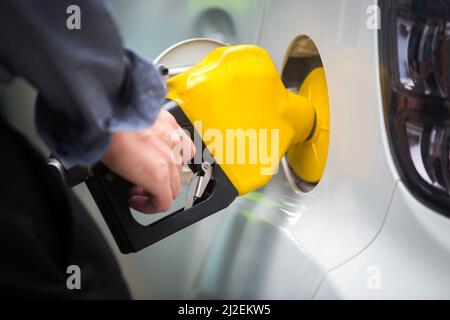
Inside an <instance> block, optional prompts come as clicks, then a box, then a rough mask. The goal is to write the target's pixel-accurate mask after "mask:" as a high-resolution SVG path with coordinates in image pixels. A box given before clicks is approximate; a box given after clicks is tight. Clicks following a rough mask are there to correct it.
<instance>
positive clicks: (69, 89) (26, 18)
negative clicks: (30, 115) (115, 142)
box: [0, 0, 166, 165]
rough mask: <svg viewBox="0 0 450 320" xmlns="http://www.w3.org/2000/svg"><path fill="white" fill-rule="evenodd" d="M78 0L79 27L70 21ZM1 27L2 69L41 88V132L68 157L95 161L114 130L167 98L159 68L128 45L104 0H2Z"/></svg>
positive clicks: (146, 117)
mask: <svg viewBox="0 0 450 320" xmlns="http://www.w3.org/2000/svg"><path fill="white" fill-rule="evenodd" d="M73 5H76V6H78V7H79V8H80V12H81V19H80V29H70V28H68V27H67V24H66V22H67V19H68V18H69V14H68V13H67V8H68V7H69V6H73ZM0 30H2V32H1V33H0V65H2V68H1V69H2V70H7V71H8V72H7V73H8V74H12V75H18V76H22V77H24V78H26V79H27V80H28V81H29V82H30V83H31V84H32V85H33V86H34V87H35V88H36V89H37V91H38V98H37V101H36V112H35V118H36V125H37V129H38V133H39V135H40V136H41V137H42V139H43V140H44V141H45V142H46V144H47V145H48V146H49V147H50V149H51V150H52V152H53V153H55V155H56V156H58V157H59V158H61V159H62V160H63V161H65V162H66V163H68V164H79V165H87V164H93V163H95V162H97V161H98V160H99V159H100V158H101V156H102V154H103V153H104V151H105V150H106V148H107V146H108V144H109V140H110V134H111V132H114V131H124V130H137V129H141V128H144V127H146V126H148V125H150V124H152V123H153V121H154V119H155V117H156V115H157V113H158V112H159V109H160V108H161V106H162V105H163V103H164V98H165V94H166V92H165V86H164V84H163V82H162V80H161V77H160V75H159V72H158V70H157V68H156V67H155V66H154V65H153V64H151V63H149V62H148V61H146V59H144V58H143V57H141V56H139V55H138V54H136V53H135V52H133V51H132V50H130V49H127V48H125V47H124V45H123V42H122V39H121V37H120V35H119V32H118V30H117V28H116V25H115V23H114V21H113V19H112V17H111V14H110V11H109V10H108V7H107V6H106V5H105V3H104V2H103V1H101V0H58V1H54V0H40V1H35V0H21V1H16V0H2V1H0ZM7 73H6V72H2V74H3V76H2V78H3V80H5V79H6V78H7V76H6V74H7ZM1 80H2V79H0V81H1Z"/></svg>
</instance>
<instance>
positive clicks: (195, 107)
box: [167, 45, 316, 195]
mask: <svg viewBox="0 0 450 320" xmlns="http://www.w3.org/2000/svg"><path fill="white" fill-rule="evenodd" d="M167 85H168V96H167V97H168V98H169V99H171V100H173V101H175V102H176V103H177V104H178V105H179V106H180V108H181V109H182V110H183V112H184V113H185V115H186V117H187V118H188V119H189V121H190V122H191V123H192V124H193V125H194V127H195V128H196V130H197V131H200V132H198V133H199V135H200V136H201V137H202V140H203V143H204V144H205V146H206V147H207V148H208V150H209V152H210V153H211V155H212V156H213V157H214V160H215V161H216V163H217V164H219V165H220V167H221V168H222V170H223V171H224V172H225V174H226V175H227V177H228V178H229V180H230V181H231V183H232V184H233V185H234V187H235V188H236V190H237V191H238V193H239V194H240V195H242V194H245V193H248V192H250V191H253V190H255V189H257V188H259V187H261V186H263V185H264V184H266V183H267V182H268V181H269V180H270V179H271V177H272V175H273V174H274V173H275V172H276V170H277V168H278V165H279V162H280V161H281V159H282V157H283V156H284V155H285V154H286V153H287V152H288V150H292V148H294V146H296V149H295V150H297V149H298V146H301V145H302V144H303V143H304V142H305V141H306V140H307V139H309V138H311V137H314V132H312V131H313V129H314V128H315V127H316V124H315V120H316V110H315V107H314V105H313V103H312V102H311V100H310V99H308V96H307V95H297V94H295V93H292V92H289V91H288V90H286V88H285V87H284V85H283V82H282V81H281V79H280V76H279V74H278V72H277V70H276V68H275V66H274V64H273V62H272V60H271V58H270V56H269V54H268V53H267V52H266V51H265V50H264V49H262V48H260V47H258V46H254V45H238V46H229V47H221V48H217V49H215V50H213V51H212V52H211V53H209V54H208V55H207V56H206V57H205V58H204V59H203V60H202V61H201V62H199V63H198V64H197V65H195V66H194V67H192V68H191V69H189V70H187V71H185V72H183V73H181V74H179V75H177V76H175V77H173V78H171V79H170V80H169V81H168V83H167ZM238 133H240V134H243V135H244V138H243V139H244V140H245V141H246V142H247V144H244V145H242V144H241V145H239V143H237V142H239V139H240V138H242V137H240V136H239V134H238ZM230 135H231V137H230ZM255 153H256V154H255ZM294 153H295V152H294ZM291 154H292V153H291ZM230 155H233V156H234V157H232V156H230Z"/></svg>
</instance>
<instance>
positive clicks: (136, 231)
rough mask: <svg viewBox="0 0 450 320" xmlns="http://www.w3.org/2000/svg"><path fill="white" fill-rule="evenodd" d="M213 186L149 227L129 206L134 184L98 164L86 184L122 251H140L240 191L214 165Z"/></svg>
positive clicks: (221, 205) (223, 204)
mask: <svg viewBox="0 0 450 320" xmlns="http://www.w3.org/2000/svg"><path fill="white" fill-rule="evenodd" d="M213 172H214V186H213V187H212V188H211V190H210V191H209V192H208V193H207V195H206V198H205V199H201V201H200V202H199V203H197V204H195V205H194V206H193V207H191V208H189V209H187V210H184V209H179V210H177V211H175V212H173V213H171V214H169V215H167V216H165V217H163V218H161V219H159V220H157V221H155V222H153V223H152V224H150V225H148V226H144V225H142V224H140V223H138V222H137V221H136V220H135V219H134V217H133V216H132V214H131V211H130V208H129V205H128V191H129V189H130V187H132V185H131V184H130V183H129V182H127V181H125V180H124V179H123V178H121V177H119V176H117V175H115V174H114V173H112V172H111V171H110V170H109V169H108V168H106V167H105V166H103V165H99V166H98V167H96V168H95V172H94V175H93V176H92V177H90V178H89V179H88V180H87V181H86V184H87V186H88V188H89V191H90V192H91V194H92V195H93V197H94V200H95V202H96V203H97V206H98V208H99V209H100V212H101V214H102V215H103V218H104V219H105V221H106V223H107V225H108V228H109V229H110V231H111V233H112V235H113V237H114V240H115V241H116V243H117V245H118V247H119V249H120V251H121V252H122V253H130V252H137V251H139V250H141V249H144V248H145V247H147V246H149V245H151V244H153V243H155V242H158V241H159V240H162V239H164V238H166V237H168V236H170V235H172V234H174V233H175V232H177V231H179V230H181V229H184V228H186V227H188V226H190V225H192V224H194V223H195V222H197V221H199V220H201V219H204V218H206V217H208V216H210V215H212V214H214V213H216V212H218V211H220V210H222V209H224V208H226V207H227V206H229V205H230V204H231V202H232V201H233V200H234V199H235V198H236V197H237V195H238V194H237V191H236V190H235V189H234V187H232V184H231V183H230V181H229V180H228V178H227V177H226V175H225V174H224V172H223V171H222V170H221V169H220V167H219V166H214V169H213Z"/></svg>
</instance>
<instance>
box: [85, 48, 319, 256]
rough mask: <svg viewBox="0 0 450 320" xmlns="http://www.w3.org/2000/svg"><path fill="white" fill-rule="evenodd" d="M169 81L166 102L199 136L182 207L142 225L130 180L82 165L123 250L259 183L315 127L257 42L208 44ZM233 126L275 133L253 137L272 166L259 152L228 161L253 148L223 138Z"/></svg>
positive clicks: (302, 100) (304, 102) (307, 108)
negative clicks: (217, 139) (217, 138)
mask: <svg viewBox="0 0 450 320" xmlns="http://www.w3.org/2000/svg"><path fill="white" fill-rule="evenodd" d="M168 71H170V70H168ZM167 88H168V95H167V99H168V102H167V103H166V105H165V106H164V108H165V109H167V110H168V111H169V112H170V113H171V114H172V115H173V116H174V117H175V119H176V120H177V122H178V123H179V125H180V126H181V127H182V128H185V129H187V130H188V131H189V133H190V134H191V137H193V138H194V141H195V140H197V141H201V147H200V148H199V147H198V146H196V147H197V154H196V157H194V159H200V161H193V162H192V163H190V164H189V168H190V169H191V170H192V172H193V173H194V176H193V178H192V181H191V184H190V187H189V191H188V197H187V199H186V202H185V206H184V207H183V208H181V209H179V210H177V211H175V212H173V213H171V214H169V215H167V216H165V217H163V218H162V219H160V220H158V221H156V222H154V223H152V224H150V225H148V226H143V225H141V224H139V223H138V222H137V221H136V220H135V219H134V218H133V216H132V215H131V212H130V208H129V206H128V191H129V189H130V187H131V184H130V183H129V182H127V181H125V180H124V179H122V178H121V177H119V176H117V175H116V174H114V173H112V172H111V171H110V170H108V169H107V168H106V167H105V166H103V165H101V164H99V165H97V166H95V167H93V168H92V169H91V170H89V171H87V172H89V176H88V177H87V179H86V184H87V186H88V188H89V190H90V192H91V194H92V195H93V197H94V200H95V202H96V203H97V205H98V207H99V209H100V211H101V213H102V215H103V217H104V218H105V220H106V222H107V224H108V227H109V229H110V230H111V232H112V234H113V236H114V239H115V240H116V242H117V244H118V246H119V248H120V250H121V251H122V252H123V253H129V252H136V251H139V250H141V249H143V248H145V247H147V246H149V245H151V244H153V243H155V242H157V241H159V240H161V239H163V238H165V237H167V236H169V235H171V234H173V233H175V232H177V231H179V230H181V229H183V228H185V227H187V226H189V225H192V224H193V223H195V222H197V221H199V220H201V219H203V218H206V217H207V216H209V215H212V214H214V213H216V212H218V211H220V210H222V209H224V208H226V207H227V206H229V205H230V204H231V203H232V202H233V200H234V199H235V198H236V197H238V196H240V195H244V194H246V193H248V192H251V191H253V190H255V189H257V188H260V187H262V186H264V185H265V184H266V183H267V182H268V181H269V180H270V179H271V177H272V175H273V174H274V173H275V172H276V169H277V167H278V164H279V162H280V161H281V159H282V157H283V156H284V155H285V154H286V152H287V151H288V149H289V148H290V147H291V146H293V145H297V144H302V143H304V142H305V141H307V140H308V139H310V138H311V137H313V136H314V132H315V128H316V127H317V123H316V122H317V119H316V112H315V107H314V105H313V104H312V103H311V101H310V100H309V99H308V98H307V97H304V96H299V95H296V94H294V93H292V92H289V91H288V90H286V89H285V87H284V85H283V83H282V81H281V79H280V77H279V75H278V72H277V70H276V68H275V66H274V65H273V62H272V60H271V58H270V56H269V54H268V53H267V52H266V51H265V50H264V49H262V48H259V47H257V46H253V45H238V46H228V47H220V48H217V49H214V50H213V51H212V52H210V53H209V54H208V55H206V57H205V58H204V59H203V60H202V61H200V62H199V63H198V64H196V65H195V66H193V67H191V68H189V69H187V70H185V71H183V72H181V73H179V74H177V75H175V76H173V77H172V78H170V79H169V80H168V82H167ZM231 130H235V132H236V131H238V132H243V133H246V132H247V133H249V134H250V135H252V132H255V133H256V136H257V137H261V135H259V133H260V132H262V131H264V132H273V133H274V134H273V135H269V136H268V137H267V136H266V138H267V139H266V140H265V141H264V142H263V144H265V146H263V145H261V141H259V142H258V143H259V144H260V147H261V146H262V147H264V148H265V150H266V151H267V152H268V156H269V157H270V158H271V159H274V160H275V162H276V165H275V166H274V167H273V168H270V170H268V168H267V161H266V159H261V158H258V157H256V158H253V160H252V161H243V162H242V161H228V160H229V158H230V157H229V154H230V153H233V154H236V153H239V152H241V153H242V152H243V153H244V154H243V158H244V159H249V158H250V156H251V155H250V152H251V151H252V150H254V149H253V148H252V146H251V145H250V146H249V145H247V146H244V147H243V148H239V147H237V146H236V144H235V143H234V140H233V139H228V137H226V136H227V133H228V132H230V131H231ZM208 131H209V132H215V133H219V134H221V135H222V136H223V137H224V138H223V139H222V146H221V147H218V146H217V144H214V143H209V144H208V142H211V141H209V140H210V138H209V139H207V137H206V136H207V134H205V133H206V132H208ZM250 143H251V141H250ZM198 157H199V158H198ZM235 160H236V159H235Z"/></svg>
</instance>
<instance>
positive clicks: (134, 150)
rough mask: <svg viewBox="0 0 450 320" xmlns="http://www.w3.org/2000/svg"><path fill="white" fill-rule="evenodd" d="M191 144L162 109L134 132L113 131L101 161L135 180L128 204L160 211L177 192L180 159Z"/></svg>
mask: <svg viewBox="0 0 450 320" xmlns="http://www.w3.org/2000/svg"><path fill="white" fill-rule="evenodd" d="M194 154H195V147H194V144H193V142H192V140H191V139H190V137H189V136H188V134H187V133H186V132H184V131H183V130H182V129H181V128H180V126H179V125H178V124H177V122H176V120H175V118H174V117H173V116H172V115H171V114H170V113H169V112H167V111H165V110H162V111H161V112H160V113H159V115H158V116H157V118H156V120H155V122H154V124H153V125H151V126H149V127H148V128H146V129H144V130H140V131H135V132H114V133H113V134H112V136H111V143H110V146H109V147H108V149H107V151H106V153H105V154H104V156H103V158H102V161H103V163H104V164H105V165H106V166H108V167H109V168H110V169H111V170H113V171H114V172H116V173H117V174H119V175H120V176H122V177H123V178H125V179H126V180H128V181H130V182H132V183H133V184H136V185H137V186H139V187H135V188H133V189H132V190H131V191H130V196H129V203H130V206H131V207H132V208H134V209H136V210H138V211H140V212H144V213H154V212H164V211H167V210H169V209H170V207H171V206H172V202H173V200H174V199H175V198H177V197H178V196H179V194H180V192H181V176H182V168H183V163H184V162H185V161H188V160H189V159H191V158H192V157H193V156H194Z"/></svg>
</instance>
